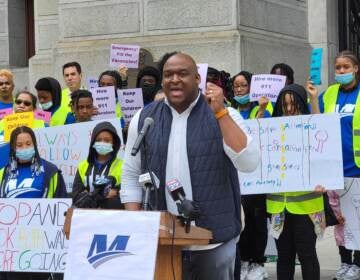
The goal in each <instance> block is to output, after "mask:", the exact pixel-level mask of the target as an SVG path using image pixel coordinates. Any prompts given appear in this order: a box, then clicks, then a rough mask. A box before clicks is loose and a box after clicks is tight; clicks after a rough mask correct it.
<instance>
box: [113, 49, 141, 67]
mask: <svg viewBox="0 0 360 280" xmlns="http://www.w3.org/2000/svg"><path fill="white" fill-rule="evenodd" d="M139 53H140V47H139V46H132V45H118V44H111V47H110V66H112V67H118V66H120V65H124V66H126V67H127V68H138V67H139Z"/></svg>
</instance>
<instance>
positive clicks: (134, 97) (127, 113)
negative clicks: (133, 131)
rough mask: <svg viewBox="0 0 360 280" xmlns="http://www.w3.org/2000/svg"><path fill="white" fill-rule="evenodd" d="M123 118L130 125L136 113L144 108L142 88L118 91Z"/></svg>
mask: <svg viewBox="0 0 360 280" xmlns="http://www.w3.org/2000/svg"><path fill="white" fill-rule="evenodd" d="M118 96H119V101H120V105H121V112H122V116H123V118H124V120H125V122H126V123H129V122H130V121H131V119H132V118H133V116H134V115H135V113H136V112H137V111H139V110H140V109H141V108H143V107H144V101H143V96H142V89H141V88H133V89H120V90H118Z"/></svg>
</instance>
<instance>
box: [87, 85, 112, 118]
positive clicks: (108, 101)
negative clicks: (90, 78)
mask: <svg viewBox="0 0 360 280" xmlns="http://www.w3.org/2000/svg"><path fill="white" fill-rule="evenodd" d="M90 91H91V93H92V96H93V99H94V106H95V107H97V108H98V114H97V115H96V116H93V117H92V119H93V120H102V119H110V118H115V117H116V111H115V107H116V100H115V89H114V87H96V88H92V89H90Z"/></svg>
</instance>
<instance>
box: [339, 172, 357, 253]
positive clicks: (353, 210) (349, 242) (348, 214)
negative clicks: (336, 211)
mask: <svg viewBox="0 0 360 280" xmlns="http://www.w3.org/2000/svg"><path fill="white" fill-rule="evenodd" d="M338 192H339V194H340V197H341V199H340V206H341V213H342V215H343V216H344V218H345V221H346V222H345V225H344V239H345V247H346V249H349V250H360V178H345V189H344V190H343V191H338Z"/></svg>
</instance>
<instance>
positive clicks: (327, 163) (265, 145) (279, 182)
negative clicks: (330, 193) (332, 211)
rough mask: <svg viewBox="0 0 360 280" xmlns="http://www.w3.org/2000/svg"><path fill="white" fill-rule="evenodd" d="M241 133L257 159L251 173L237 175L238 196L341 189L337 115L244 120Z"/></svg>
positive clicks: (342, 182)
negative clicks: (252, 144) (319, 187)
mask: <svg viewBox="0 0 360 280" xmlns="http://www.w3.org/2000/svg"><path fill="white" fill-rule="evenodd" d="M245 129H246V130H247V133H248V134H250V135H251V136H252V138H253V141H255V142H256V143H257V145H258V147H259V149H260V151H261V159H260V163H259V165H258V167H257V168H256V170H255V171H253V172H250V173H242V172H239V180H240V189H241V193H242V194H260V193H277V192H294V191H313V190H314V188H315V186H316V185H322V186H324V187H325V188H326V189H329V190H330V189H341V188H343V186H344V177H343V161H342V148H341V147H342V146H341V133H340V117H339V115H338V114H318V115H301V116H293V117H278V118H265V119H256V120H247V121H245Z"/></svg>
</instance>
